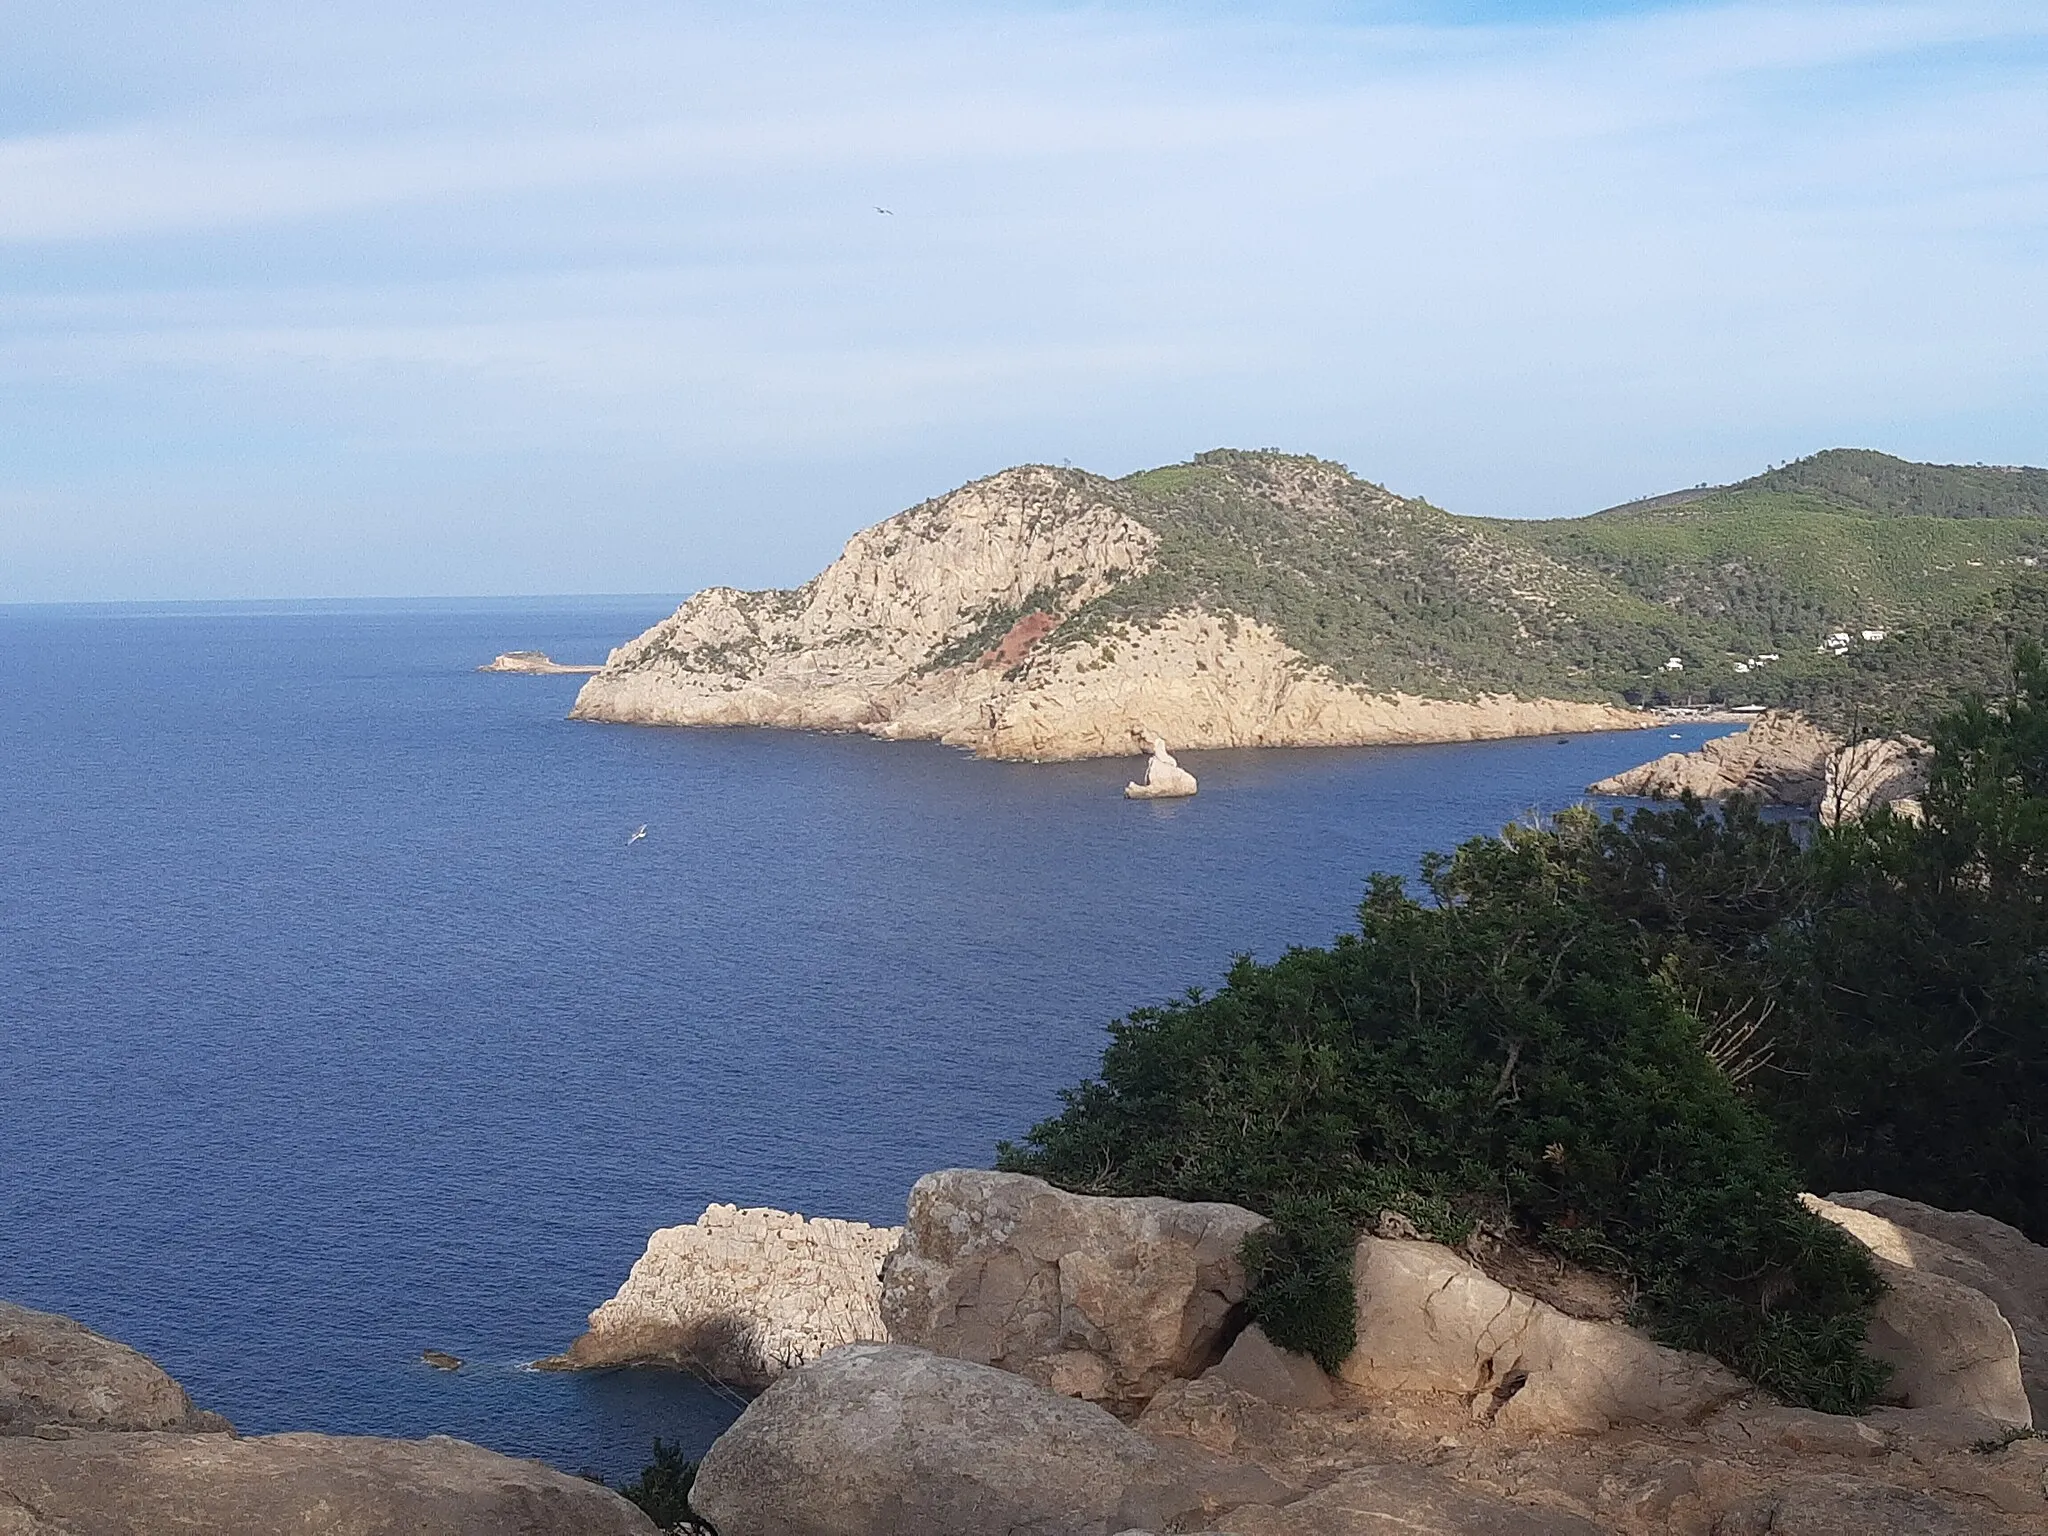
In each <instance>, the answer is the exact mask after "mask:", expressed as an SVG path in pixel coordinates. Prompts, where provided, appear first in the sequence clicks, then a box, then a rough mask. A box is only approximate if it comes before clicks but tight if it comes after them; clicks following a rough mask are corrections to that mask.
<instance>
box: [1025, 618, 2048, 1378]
mask: <svg viewBox="0 0 2048 1536" xmlns="http://www.w3.org/2000/svg"><path fill="white" fill-rule="evenodd" d="M1934 745H1935V751H1936V761H1935V768H1934V773H1933V781H1932V785H1931V787H1930V789H1929V792H1928V794H1927V796H1926V809H1927V817H1926V821H1925V822H1924V824H1923V823H1915V822H1911V821H1907V820H1904V819H1902V818H1898V817H1895V816H1893V815H1891V814H1890V813H1889V812H1888V811H1879V812H1875V813H1873V814H1872V815H1871V816H1869V817H1867V818H1865V819H1864V820H1863V821H1862V822H1860V823H1851V824H1848V825H1845V826H1842V827H1839V828H1835V829H1814V828H1809V829H1804V830H1801V831H1795V830H1794V829H1792V828H1790V827H1788V826H1786V825H1785V824H1783V823H1772V822H1766V821H1765V820H1764V819H1763V818H1762V817H1761V816H1760V815H1759V814H1758V813H1757V811H1756V810H1755V808H1754V807H1752V806H1748V805H1745V804H1743V803H1741V802H1736V803H1734V804H1732V805H1731V806H1729V807H1728V808H1727V809H1726V810H1725V812H1722V813H1713V812H1710V811H1708V810H1706V809H1705V808H1703V807H1701V806H1700V805H1699V804H1697V803H1687V804H1684V805H1681V806H1680V807H1678V808H1677V809H1674V810H1669V811H1643V812H1638V813H1636V814H1635V815H1634V816H1632V817H1630V818H1627V819H1625V820H1624V819H1621V818H1618V817H1617V818H1611V819H1605V820H1603V819H1601V818H1599V817H1597V816H1595V815H1594V814H1592V813H1591V812H1588V811H1584V810H1580V811H1575V812H1572V813H1568V814H1566V815H1563V816H1560V817H1558V818H1557V819H1555V820H1554V821H1553V822H1552V823H1550V824H1549V825H1548V826H1545V827H1542V828H1535V829H1531V828H1519V827H1518V828H1510V829H1509V830H1508V831H1507V832H1506V833H1505V834H1503V836H1502V837H1500V838H1498V839H1477V840H1474V841H1472V842H1470V843H1467V844H1466V845H1465V846H1464V847H1463V848H1461V849H1459V850H1458V851H1457V853H1456V854H1454V855H1451V856H1448V857H1446V856H1436V857H1433V858H1432V859H1430V860H1429V861H1427V862H1426V864H1425V868H1424V881H1425V884H1426V886H1427V896H1428V899H1427V900H1424V901H1418V900H1416V899H1414V898H1413V897H1411V896H1410V895H1409V893H1408V892H1407V891H1406V890H1405V889H1404V888H1403V886H1402V884H1401V882H1400V881H1398V880H1396V879H1393V878H1391V877H1388V876H1377V877H1375V878H1374V879H1373V881H1372V883H1371V887H1370V890H1369V893H1368V895H1367V897H1366V900H1365V902H1364V905H1363V906H1362V907H1361V909H1360V914H1359V916H1360V925H1359V931H1358V932H1357V933H1355V934H1346V935H1344V936H1342V937H1340V938H1339V939H1338V940H1337V941H1336V942H1335V943H1334V944H1333V945H1332V946H1331V947H1329V948H1327V949H1297V950H1292V951H1290V952H1289V953H1288V954H1286V955H1285V956H1283V957H1282V958H1281V959H1280V960H1278V961H1276V962H1274V963H1272V964H1270V965H1262V964H1257V963H1255V962H1253V961H1251V960H1249V959H1244V960H1240V961H1239V962H1238V964H1237V965H1236V966H1235V967H1234V968H1233V970H1232V971H1231V973H1230V976H1229V979H1228V981H1227V982H1226V983H1225V985H1224V986H1223V987H1222V988H1221V989H1220V990H1219V991H1218V992H1216V993H1215V994H1214V995H1212V996H1206V997H1205V996H1203V995H1201V994H1199V993H1195V992H1190V993H1189V994H1188V995H1187V996H1186V997H1185V998H1183V999H1181V1000H1179V1001H1176V1002H1173V1003H1169V1004H1167V1005H1165V1006H1163V1007H1160V1008H1153V1009H1144V1010H1140V1011H1139V1012H1137V1013H1134V1014H1133V1015H1132V1016H1131V1017H1130V1018H1128V1019H1125V1020H1123V1021H1121V1022H1119V1023H1118V1024H1116V1025H1114V1026H1112V1029H1111V1041H1110V1044H1109V1047H1108V1049H1107V1050H1106V1051H1105V1053H1104V1056H1103V1062H1102V1068H1101V1071H1100V1073H1099V1075H1098V1076H1097V1077H1096V1078H1095V1079H1094V1080H1092V1081H1090V1082H1087V1083H1084V1084H1083V1085H1081V1086H1080V1087H1078V1088H1076V1089H1074V1090H1072V1091H1071V1092H1070V1093H1068V1094H1067V1095H1066V1105H1065V1109H1064V1110H1063V1112H1062V1113H1061V1114H1059V1115H1057V1116H1055V1117H1054V1118H1052V1119H1050V1120H1047V1121H1045V1122H1044V1123H1042V1124H1040V1125H1038V1126H1036V1127H1035V1128H1034V1129H1033V1130H1032V1131H1031V1133H1030V1135H1029V1136H1028V1137H1027V1138H1026V1140H1025V1141H1024V1143H1023V1144H1022V1145H1018V1146H1007V1147H1005V1148H1004V1149H1003V1161H1004V1164H1005V1165H1006V1166H1009V1167H1013V1168H1017V1169H1020V1170H1023V1171H1028V1172H1034V1173H1038V1174H1041V1175H1042V1176H1044V1177H1047V1178H1050V1179H1052V1180H1053V1181H1054V1182H1056V1183H1060V1184H1063V1185H1066V1186H1068V1187H1070V1188H1075V1189H1081V1190H1087V1191H1090V1192H1098V1193H1116V1194H1164V1195H1171V1196H1175V1197H1178V1198H1182V1199H1218V1200H1231V1201H1236V1202H1239V1203H1242V1204H1245V1205H1249V1206H1251V1207H1252V1208H1253V1209H1256V1210H1260V1211H1263V1212H1265V1213H1266V1214H1268V1215H1270V1216H1272V1217H1273V1218H1274V1219H1275V1226H1274V1228H1273V1229H1272V1232H1271V1234H1270V1236H1269V1237H1267V1238H1266V1239H1265V1240H1264V1241H1263V1242H1261V1243H1259V1244H1258V1245H1257V1246H1256V1247H1255V1249H1254V1251H1253V1252H1251V1253H1250V1254H1249V1255H1248V1257H1249V1258H1250V1260H1251V1261H1252V1264H1253V1268H1254V1273H1255V1277H1256V1285H1255V1289H1254V1292H1253V1296H1252V1306H1253V1309H1254V1310H1255V1312H1256V1313H1257V1314H1258V1316H1259V1317H1260V1319H1261V1320H1262V1321H1263V1322H1264V1324H1265V1326H1266V1328H1267V1331H1268V1332H1269V1333H1270V1334H1271V1335H1272V1336H1273V1337H1274V1338H1275V1339H1276V1340H1277V1341H1279V1342H1281V1343H1284V1344H1287V1345H1289V1346H1291V1347H1294V1348H1297V1349H1302V1350H1306V1351H1308V1352H1309V1353H1312V1354H1314V1355H1316V1356H1317V1357H1318V1358H1319V1359H1321V1360H1322V1361H1323V1362H1324V1363H1325V1364H1326V1365H1334V1364H1335V1363H1336V1362H1337V1361H1338V1360H1339V1359H1341V1358H1342V1357H1343V1355H1344V1354H1345V1353H1347V1352H1348V1351H1349V1349H1350V1347H1351V1345H1352V1342H1353V1340H1352V1336H1351V1334H1352V1326H1353V1325H1352V1294H1351V1280H1350V1250H1351V1245H1352V1243H1353V1241H1354V1239H1355V1236H1356V1234H1357V1233H1358V1232H1359V1231H1360V1230H1364V1229H1369V1228H1371V1227H1372V1226H1373V1225H1374V1224H1375V1223H1376V1222H1377V1221H1379V1220H1380V1218H1381V1213H1382V1212H1386V1211H1394V1212H1398V1213H1400V1214H1401V1215H1403V1216H1405V1217H1406V1218H1407V1219H1408V1220H1409V1221H1410V1222H1412V1223H1413V1224H1414V1225H1415V1226H1416V1227H1417V1228H1418V1229H1419V1230H1421V1231H1422V1232H1424V1233H1425V1234H1428V1235H1431V1236H1434V1237H1436V1238H1438V1239H1440V1240H1443V1241H1447V1242H1453V1243H1462V1242H1466V1241H1468V1240H1469V1239H1471V1238H1472V1237H1473V1235H1474V1234H1475V1233H1480V1234H1481V1235H1483V1236H1487V1237H1491V1238H1493V1239H1496V1240H1502V1239H1504V1240H1508V1241H1512V1242H1519V1243H1524V1244H1530V1245H1533V1246H1535V1247H1536V1248H1539V1249H1542V1250H1545V1251H1548V1252H1550V1253H1552V1254H1555V1255H1557V1256H1559V1257H1561V1258H1566V1259H1570V1260H1573V1261H1576V1262H1578V1263H1581V1264H1584V1265H1587V1266H1590V1267H1592V1268H1595V1269H1598V1270H1602V1271H1605V1272H1607V1273H1609V1274H1611V1275H1613V1276H1615V1277H1617V1278H1618V1279H1620V1280H1622V1281H1623V1282H1625V1283H1626V1284H1627V1285H1628V1286H1629V1287H1630V1288H1631V1290H1632V1292H1633V1294H1634V1296H1635V1298H1636V1301H1635V1306H1636V1316H1637V1317H1638V1319H1639V1320H1640V1321H1641V1322H1643V1323H1644V1324H1645V1325H1646V1326H1647V1327H1648V1328H1649V1329H1650V1331H1651V1332H1652V1333H1653V1334H1654V1335H1655V1336H1656V1337H1658V1338H1660V1339H1662V1340H1664V1341H1666V1342H1668V1343H1672V1344H1676V1345H1682V1346H1685V1347H1689V1348H1695V1349H1700V1350H1704V1351H1706V1352H1708V1353H1710V1354H1713V1355H1716V1356H1718V1357H1719V1358H1721V1359H1722V1360H1724V1361H1726V1362H1727V1363H1728V1364H1729V1365H1731V1366H1733V1367H1735V1368H1736V1369H1737V1370H1740V1371H1742V1372H1743V1373H1744V1374H1745V1375H1748V1376H1749V1377H1751V1378H1752V1379H1754V1380H1756V1381H1758V1382H1760V1383H1762V1384H1764V1385H1766V1386H1768V1387H1770V1388H1772V1389H1773V1390H1775V1391H1777V1392H1779V1393H1781V1394H1782V1395H1784V1396H1785V1397H1787V1398H1789V1399H1790V1400H1792V1401H1795V1402H1800V1403H1805V1404H1808V1405H1811V1406H1814V1407H1819V1408H1825V1409H1831V1410H1835V1411H1853V1410H1856V1409H1859V1408H1861V1407H1864V1406H1867V1405H1868V1404H1869V1403H1870V1402H1871V1401H1872V1399H1873V1397H1874V1395H1875V1394H1876V1392H1877V1391H1878V1389H1879V1387H1880V1385H1881V1382H1882V1372H1881V1371H1880V1370H1879V1369H1878V1368H1877V1367H1876V1366H1874V1365H1873V1364H1872V1363H1871V1362H1870V1361H1869V1360H1868V1359H1867V1358H1866V1357H1865V1356H1864V1355H1863V1354H1862V1351H1861V1341H1862V1338H1863V1334H1864V1329H1865V1325H1866V1322H1867V1319H1868V1315H1869V1311H1870V1308H1871V1306H1872V1304H1873V1301H1874V1298H1875V1296H1876V1294H1877V1282H1876V1279H1875V1277H1874V1275H1873V1273H1872V1271H1871V1269H1870V1266H1869V1264H1868V1262H1867V1261H1866V1259H1865V1258H1864V1257H1863V1255H1862V1254H1861V1252H1860V1250H1857V1249H1856V1248H1854V1246H1853V1245H1851V1244H1849V1243H1846V1242H1845V1241H1843V1240H1842V1239H1841V1237H1840V1235H1839V1234H1838V1233H1836V1232H1834V1231H1833V1230H1832V1229H1830V1228H1827V1227H1826V1225H1825V1224H1824V1223H1822V1222H1820V1221H1818V1220H1817V1219H1815V1218H1813V1217H1811V1216H1809V1215H1808V1214H1807V1213H1806V1212H1805V1211H1804V1210H1802V1209H1801V1208H1800V1207H1799V1206H1798V1204H1797V1203H1796V1201H1795V1199H1794V1196H1795V1193H1796V1192H1797V1190H1798V1189H1799V1188H1800V1187H1801V1186H1802V1184H1803V1185H1805V1186H1806V1187H1811V1188H1818V1189H1823V1190H1825V1189H1839V1188H1845V1187H1876V1188H1883V1189H1886V1190H1888V1191H1890V1192H1892V1193H1895V1194H1899V1195H1904V1196H1907V1197H1909V1198H1913V1199H1919V1200H1924V1201H1928V1202H1930V1203H1934V1204H1938V1205H1944V1206H1948V1207H1950V1208H1959V1209H1960V1208H1967V1209H1974V1210H1978V1211H1982V1212H1984V1213H1986V1214H1989V1215H1993V1216H1997V1217H2000V1218H2001V1219H2004V1220H2006V1221H2009V1222H2012V1223H2013V1224H2015V1225H2017V1226H2019V1227H2020V1228H2021V1229H2022V1230H2023V1231H2026V1232H2028V1233H2029V1234H2030V1235H2032V1236H2033V1237H2034V1238H2035V1239H2036V1240H2042V1239H2044V1238H2048V963H2044V960H2043V957H2044V956H2048V663H2044V662H2043V660H2042V658H2041V654H2040V652H2039V651H2038V650H2036V649H2034V648H2032V647H2023V648H2022V650H2021V654H2020V659H2019V662H2018V664H2017V666H2016V668H2015V670H2014V672H2013V675H2012V681H2011V686H2010V688H2009V691H2008V692H2007V693H2006V695H2005V696H2004V697H2003V698H2002V699H2001V700H1999V701H1998V702H1996V703H1985V702H1983V701H1982V700H1973V701H1971V702H1968V703H1966V704H1965V705H1964V706H1963V707H1962V708H1960V709H1958V710H1955V711H1953V712H1951V713H1950V714H1949V715H1947V716H1946V717H1944V718H1943V719H1942V720H1941V721H1940V723H1939V725H1938V727H1937V728H1936V731H1935V733H1934Z"/></svg>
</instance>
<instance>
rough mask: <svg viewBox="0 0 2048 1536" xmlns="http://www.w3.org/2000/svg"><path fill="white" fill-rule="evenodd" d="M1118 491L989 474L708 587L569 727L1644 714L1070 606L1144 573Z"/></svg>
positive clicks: (1069, 738) (900, 726) (1206, 738)
mask: <svg viewBox="0 0 2048 1536" xmlns="http://www.w3.org/2000/svg"><path fill="white" fill-rule="evenodd" d="M1125 502H1126V498H1124V497H1122V496H1120V494H1119V493H1118V490H1117V488H1116V486H1115V485H1114V484H1113V483H1112V482H1109V481H1105V480H1102V479H1100V478H1099V477H1096V476H1093V475H1087V474H1082V473H1079V472H1076V471H1071V470H1055V469H1047V468H1040V467H1033V468H1025V469H1014V470H1006V471H1004V472H1003V473H1002V474H999V475H994V476H991V477H990V478H989V479H986V480H981V481H977V482H975V483H974V484H972V485H969V486H966V487H964V488H962V489H961V490H958V491H955V492H952V493H951V494H949V495H946V496H942V497H940V498H938V499H936V500H934V501H930V502H926V503H925V504H923V505H922V506H918V507H914V508H912V509H911V510H910V511H908V512H904V513H902V514H900V515H898V516H896V517H892V518H890V519H888V520H887V521H886V522H882V523H878V524H876V525H875V526H874V527H872V528H869V529H866V530H865V531H863V532H861V533H859V534H856V535H855V536H854V537H853V539H852V540H851V541H850V542H849V543H848V544H847V546H846V551H845V553H844V554H842V555H841V556H840V558H839V559H838V560H836V561H834V562H833V563H832V564H831V565H830V566H829V567H827V568H826V569H825V570H824V571H823V572H822V573H820V574H819V575H818V576H817V577H815V578H814V579H813V580H812V581H810V582H809V583H808V584H806V585H805V586H802V587H799V588H797V589H795V590H794V591H771V592H738V591H734V590H732V589H730V588H725V587H715V588H712V589H710V590H708V591H704V592H700V593H698V594H697V595H696V596H695V597H693V598H691V599H690V600H689V601H688V602H687V603H685V604H684V605H683V606H682V607H681V608H680V609H678V610H677V611H676V613H674V614H673V615H672V616H670V617H669V618H667V619H665V620H663V621H662V622H661V623H659V624H657V625H655V626H654V628H652V629H650V630H648V631H647V632H646V633H645V634H643V635H641V636H639V637H638V638H637V639H634V640H632V641H631V642H629V643H628V644H626V645H624V646H622V647H620V648H619V649H618V650H616V651H614V652H613V653H612V654H611V657H610V659H609V661H608V662H607V663H606V665H605V667H604V670H603V671H602V672H600V673H599V674H598V675H597V676H595V677H593V678H592V679H591V680H590V681H589V682H588V683H586V684H585V685H584V687H583V689H582V691H581V692H580V693H579V694H578V695H577V699H576V706H575V709H574V710H573V712H572V713H573V716H574V718H576V719H580V720H609V721H617V722H623V723H628V724H644V725H773V726H792V727H806V728H813V729H825V730H861V731H867V732H869V733H871V734H873V735H876V736H881V737H885V738H889V739H916V740H937V741H943V742H947V743H949V744H951V745H955V746H960V747H966V748H969V749H971V750H972V751H974V752H976V753H979V754H981V755H983V756H987V757H999V758H1022V759H1032V760H1053V759H1063V758H1080V757H1109V756H1121V755H1125V754H1128V753H1131V752H1135V751H1141V750H1143V744H1144V742H1145V741H1146V740H1147V739H1148V738H1150V737H1154V736H1156V737H1159V738H1161V739H1163V740H1165V741H1166V742H1167V743H1168V744H1169V745H1171V746H1172V747H1173V748H1175V749H1181V748H1198V749H1199V748H1204V747H1245V746H1349V745H1365V744H1374V743H1384V742H1421V741H1463V740H1479V739H1486V738H1493V737H1502V736H1517V735H1535V734H1543V733H1548V732H1553V731H1585V730H1618V729H1629V728H1633V727H1636V726H1640V725H1642V724H1643V723H1644V719H1643V717H1642V716H1641V715H1639V714H1637V713H1636V712H1634V711H1630V710H1625V709H1620V708H1617V707H1614V706H1610V705H1604V704H1591V703H1573V702H1564V701H1558V700H1548V699H1520V698H1515V697H1512V696H1506V695H1482V696H1480V697H1478V698H1474V699H1466V700H1446V699H1428V698H1419V697H1414V696H1410V695H1405V694H1398V693H1394V694H1375V693H1372V692H1368V691H1366V690H1364V689H1361V688H1358V687H1354V686H1351V685H1348V684H1346V683H1344V682H1342V681H1340V680H1339V679H1337V678H1335V677H1334V676H1332V675H1331V674H1330V673H1329V671H1328V670H1327V669H1325V668H1323V667H1320V666H1317V665H1315V664H1313V663H1311V662H1310V661H1309V660H1308V659H1307V658H1306V657H1304V656H1303V655H1302V654H1301V653H1300V652H1299V651H1298V650H1296V649H1294V648H1293V647H1292V646H1290V645H1288V644H1287V643H1286V641H1285V640H1284V639H1283V638H1282V637H1281V636H1280V635H1279V634H1278V633H1277V632H1276V631H1275V630H1273V629H1272V628H1270V627H1268V626H1266V625H1263V624H1259V623H1256V622H1254V621H1252V620H1250V619H1247V618H1244V617H1242V616H1241V615H1238V614H1235V613H1231V612H1227V611H1226V612H1212V611H1209V610H1208V609H1206V608H1204V607H1202V606H1200V605H1194V606H1186V607H1179V608H1175V609H1172V610H1170V611H1167V612H1165V613H1164V614H1162V615H1160V616H1159V617H1157V618H1153V619H1150V620H1146V621H1142V622H1139V621H1126V622H1111V621H1104V620H1103V619H1102V618H1101V617H1100V616H1099V615H1098V616H1091V620H1090V621H1089V622H1086V623H1083V624H1077V625H1070V621H1071V620H1073V619H1074V618H1075V617H1076V616H1077V615H1079V614H1080V613H1081V611H1082V610H1083V609H1084V608H1086V607H1087V606H1088V605H1089V604H1091V603H1094V602H1095V601H1096V600H1097V599H1100V598H1102V597H1104V596H1106V595H1108V594H1110V593H1112V592H1115V591H1116V590H1117V589H1118V588H1120V587H1122V586H1124V585H1126V584H1127V583H1130V582H1132V581H1134V580H1138V579H1141V578H1142V577H1143V576H1145V574H1146V573H1147V572H1148V571H1150V570H1152V568H1153V565H1154V562H1155V558H1156V555H1157V552H1158V547H1159V542H1160V540H1159V535H1158V533H1157V532H1155V531H1154V530H1153V529H1152V528H1150V527H1148V526H1147V525H1146V524H1145V523H1144V522H1142V521H1141V520H1139V519H1138V518H1137V517H1135V516H1133V515H1132V513H1131V511H1130V510H1129V509H1128V507H1127V506H1126V504H1125Z"/></svg>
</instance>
